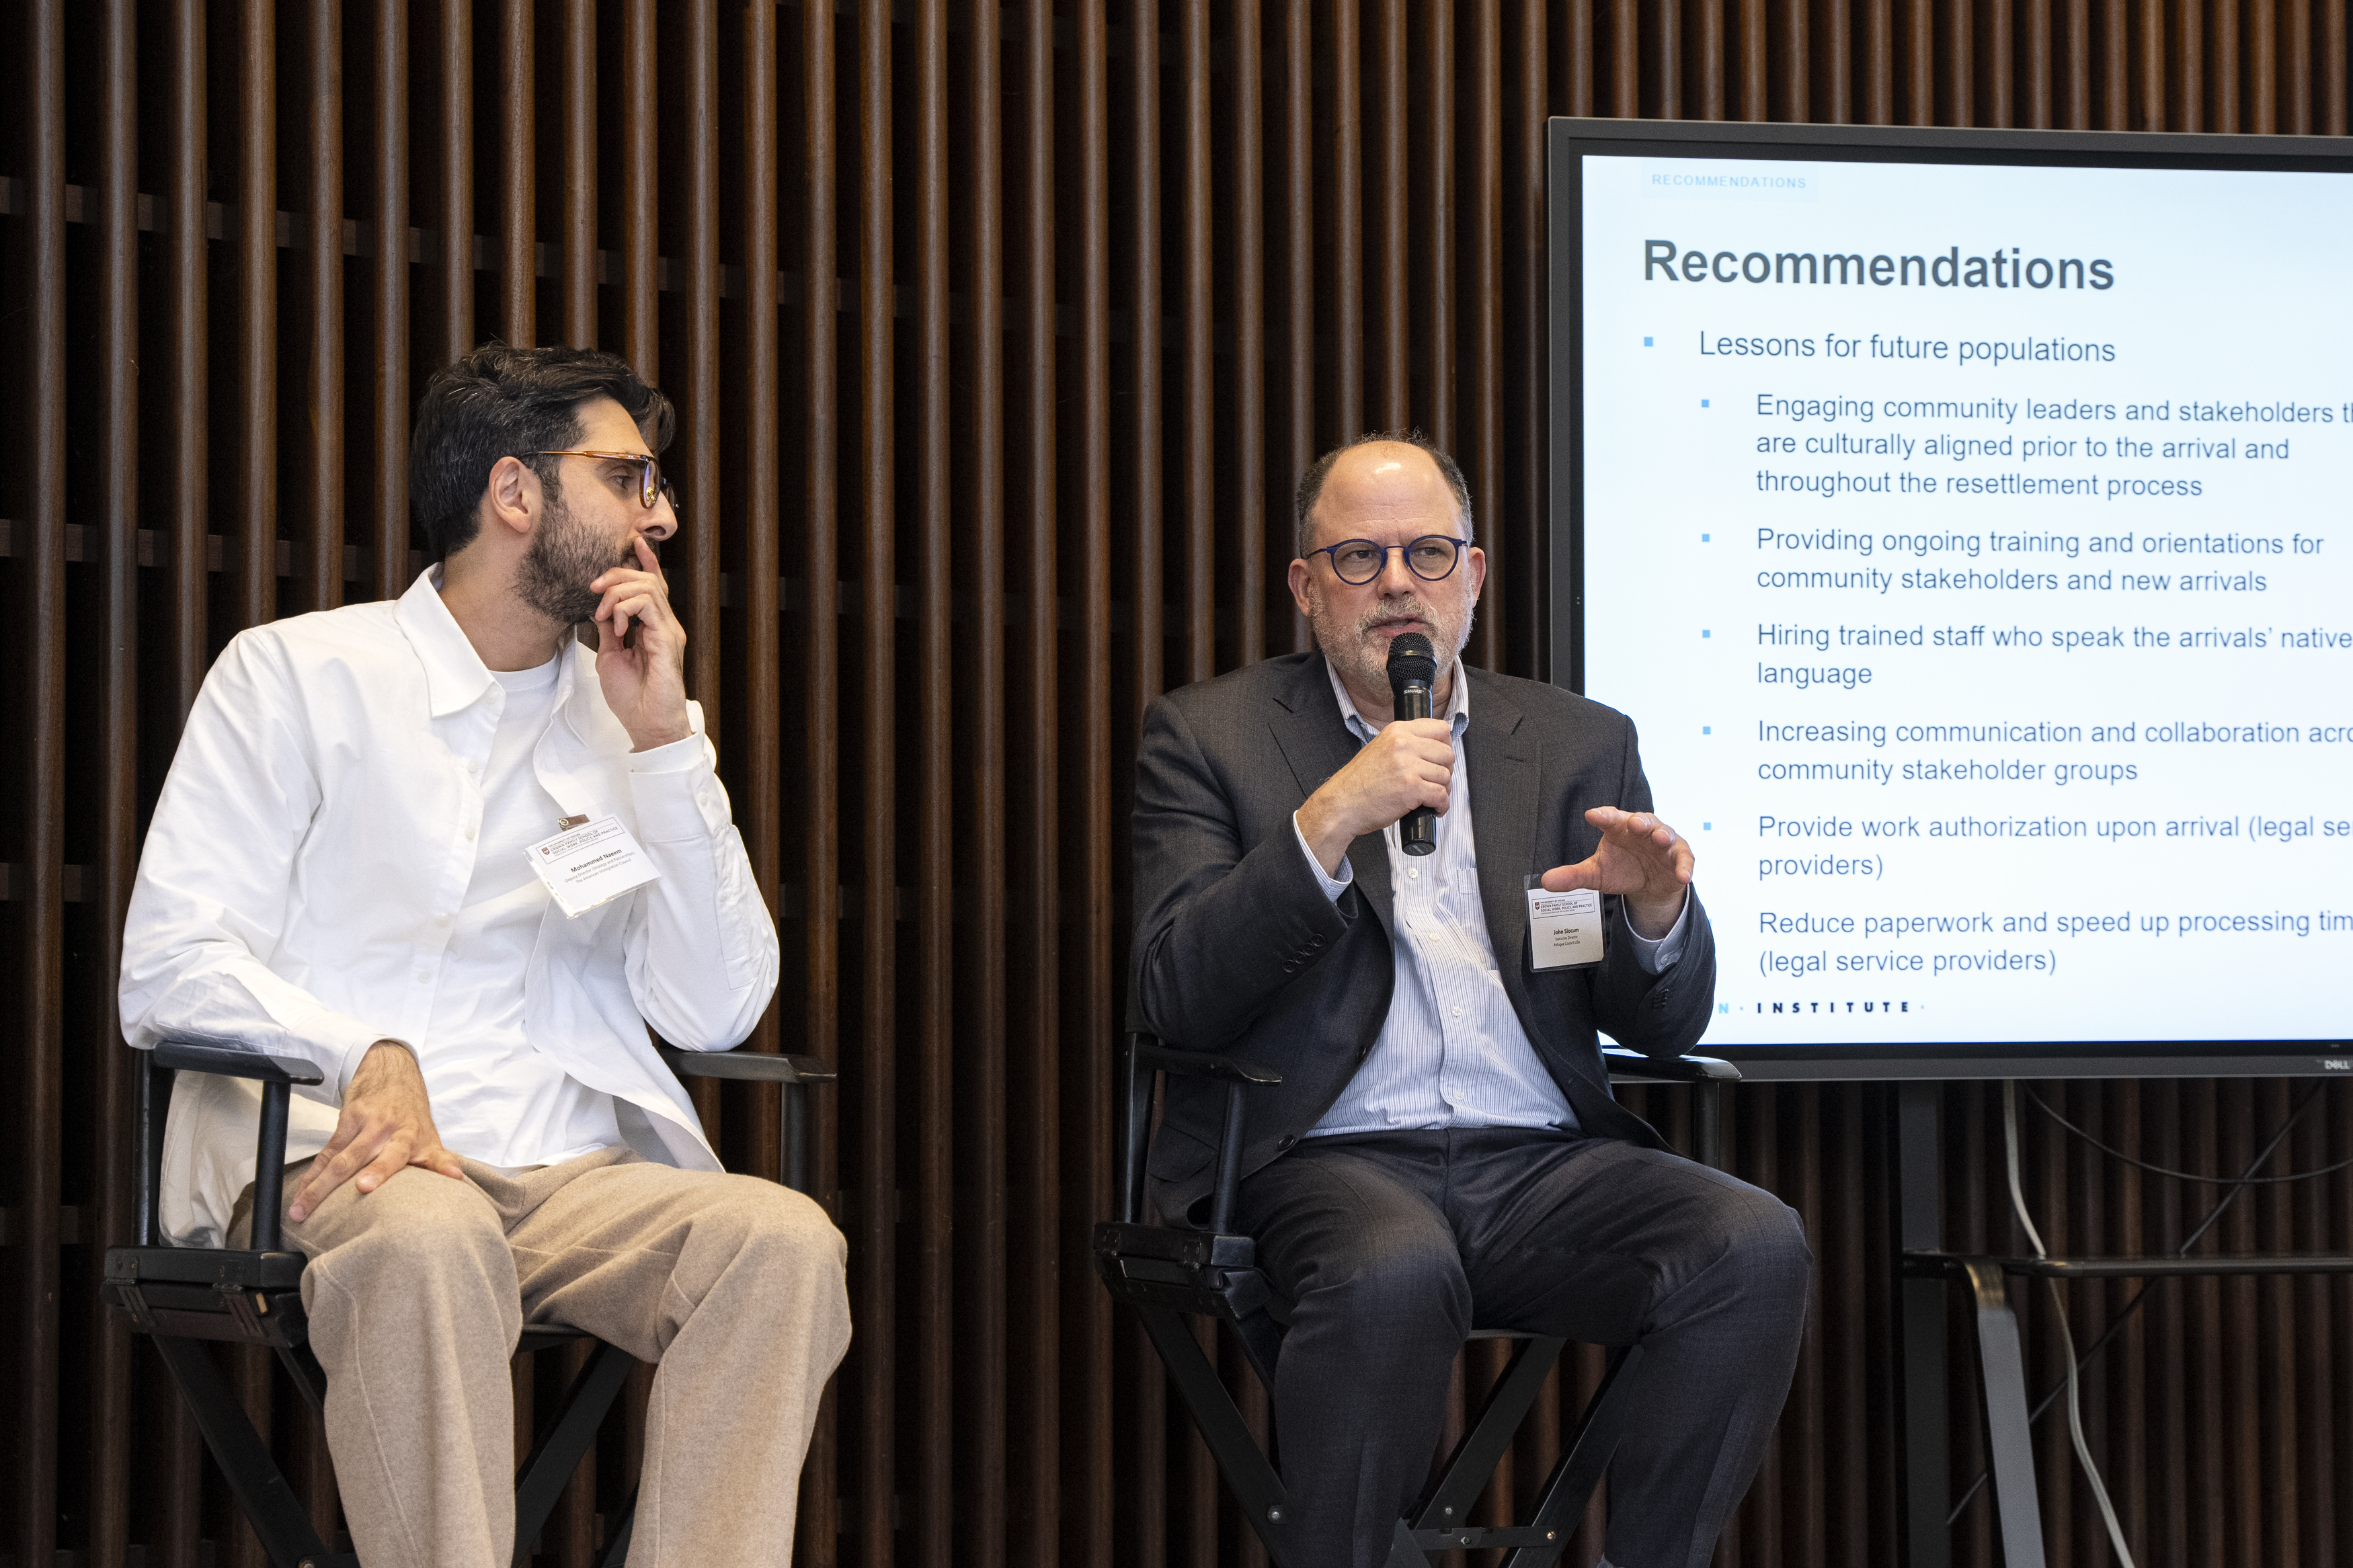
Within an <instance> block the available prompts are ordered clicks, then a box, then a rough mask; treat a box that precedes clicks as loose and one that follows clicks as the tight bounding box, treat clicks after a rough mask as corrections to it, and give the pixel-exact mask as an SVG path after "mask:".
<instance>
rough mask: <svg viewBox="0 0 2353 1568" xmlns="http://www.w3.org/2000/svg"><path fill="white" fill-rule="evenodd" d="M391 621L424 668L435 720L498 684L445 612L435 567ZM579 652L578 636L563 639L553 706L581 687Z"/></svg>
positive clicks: (460, 709)
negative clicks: (562, 653)
mask: <svg viewBox="0 0 2353 1568" xmlns="http://www.w3.org/2000/svg"><path fill="white" fill-rule="evenodd" d="M392 618H393V620H394V621H395V622H396V623H397V624H398V626H399V627H400V629H401V631H402V633H403V634H404V635H406V637H407V638H408V646H409V647H413V648H415V649H416V650H417V659H418V661H419V662H421V663H422V664H423V665H424V666H425V694H426V701H427V706H428V707H429V709H430V710H431V711H432V714H433V717H435V718H436V719H446V718H448V716H449V715H450V714H452V713H459V712H463V711H464V710H466V709H468V708H470V707H472V706H473V705H474V704H475V703H477V702H479V701H480V700H482V698H483V697H484V696H485V695H487V694H488V693H489V692H490V690H491V688H492V687H494V686H496V685H497V684H498V682H497V680H496V679H493V678H492V677H491V667H490V666H489V665H487V664H484V663H483V662H482V656H481V655H480V654H479V653H476V652H475V651H474V644H473V641H472V639H471V638H470V637H467V636H466V629H465V628H464V627H463V626H459V624H458V617H457V616H453V615H451V614H450V613H449V606H448V605H445V604H443V603H442V602H441V568H440V566H439V564H438V563H437V564H434V565H431V566H427V568H426V569H425V570H424V571H422V572H420V573H418V574H417V581H416V582H414V583H411V584H409V585H408V591H407V592H406V593H405V594H403V595H401V596H400V599H399V601H398V602H397V603H396V604H395V605H393V610H392ZM582 651H585V650H580V649H579V639H578V638H577V637H571V636H566V637H565V639H564V655H563V657H564V663H563V666H562V668H561V670H560V672H559V673H558V675H557V678H556V684H555V704H556V706H557V707H559V708H561V707H563V706H565V703H566V702H567V701H568V700H569V699H570V698H571V695H572V693H573V691H574V689H575V688H577V687H578V685H579V684H580V683H579V681H578V679H576V676H577V671H578V667H579V660H580V654H581V652H582Z"/></svg>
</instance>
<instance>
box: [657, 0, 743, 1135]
mask: <svg viewBox="0 0 2353 1568" xmlns="http://www.w3.org/2000/svg"><path fill="white" fill-rule="evenodd" d="M670 15H671V16H675V17H678V18H679V19H680V25H679V33H680V35H681V37H680V46H681V47H680V49H679V54H680V57H681V58H680V66H681V68H680V71H679V76H680V79H681V91H680V96H681V99H682V100H684V101H683V102H681V104H680V106H679V107H680V115H679V120H680V123H681V131H682V135H681V140H682V141H683V142H684V143H685V152H684V156H683V157H682V158H681V160H680V162H681V163H682V164H683V168H682V169H681V171H680V173H681V184H682V189H681V196H682V198H683V203H684V206H685V209H686V211H685V218H684V221H683V222H682V223H681V225H680V227H681V230H682V234H681V238H682V240H683V242H684V243H683V244H682V245H681V247H680V254H679V255H678V256H676V257H674V258H670V259H671V263H672V271H671V281H672V282H673V283H675V284H677V285H679V286H680V291H681V293H683V294H684V296H685V299H684V300H683V301H682V305H683V315H684V317H685V327H684V330H683V331H681V333H680V334H679V335H680V336H681V337H683V338H684V339H685V340H686V356H685V359H686V363H685V365H684V372H685V374H683V375H682V376H681V377H680V378H679V387H680V394H679V396H678V400H677V401H678V413H679V428H680V431H681V435H682V443H681V444H682V445H683V446H684V447H685V448H686V449H685V452H684V454H683V455H682V460H681V462H680V463H679V465H678V467H679V468H680V470H681V472H682V473H683V474H684V476H685V481H684V484H683V485H682V486H681V488H682V489H684V490H685V492H686V493H685V500H686V504H687V506H688V507H689V509H690V515H691V516H692V517H693V519H694V520H695V526H693V527H691V528H686V529H682V530H681V531H680V533H679V535H678V538H679V540H680V541H681V542H682V543H683V544H684V546H685V550H684V552H683V553H684V555H685V558H686V559H685V562H684V563H683V570H681V566H680V564H679V563H677V557H678V554H679V553H680V552H677V551H672V552H670V553H671V560H672V564H671V565H669V566H666V567H664V568H663V573H664V574H665V575H666V576H667V577H668V578H669V579H670V592H671V593H672V595H677V593H678V590H679V588H680V587H681V584H682V585H683V586H684V588H685V590H686V592H685V595H684V597H685V600H686V613H685V614H684V615H683V616H681V617H680V618H681V621H682V622H683V623H684V625H685V626H686V634H687V640H686V689H687V692H688V694H689V695H690V696H691V697H693V698H694V699H695V700H697V701H699V702H701V703H702V713H703V725H704V731H705V733H707V734H708V735H709V736H710V737H711V739H712V742H713V743H714V744H716V743H718V742H720V740H721V737H722V736H723V734H724V733H725V730H724V727H723V717H722V714H723V705H722V703H721V700H720V699H721V689H720V677H721V671H722V669H723V668H724V664H725V647H724V645H723V643H722V641H721V638H720V607H719V606H720V598H719V559H720V549H721V531H722V529H723V526H724V524H723V519H725V518H726V516H727V515H728V514H727V510H726V500H725V498H724V497H723V496H722V495H721V494H720V493H719V489H720V485H719V431H720V426H721V424H722V422H723V418H724V414H723V405H722V403H721V400H720V395H719V9H718V0H689V3H687V4H682V5H677V6H675V7H672V8H670ZM688 1092H689V1093H690V1094H691V1097H692V1098H693V1100H694V1110H695V1114H696V1115H697V1116H698V1117H699V1118H701V1120H702V1126H703V1130H704V1131H705V1132H706V1133H708V1134H709V1136H710V1138H711V1140H712V1143H713V1144H719V1143H721V1142H722V1141H723V1138H724V1137H725V1136H726V1135H727V1134H726V1130H725V1128H724V1126H723V1120H722V1112H721V1108H722V1106H723V1104H724V1103H725V1097H724V1096H723V1094H722V1093H721V1091H720V1086H719V1084H718V1082H717V1081H716V1080H715V1079H697V1080H696V1081H695V1083H694V1084H693V1086H692V1087H691V1089H689V1091H688Z"/></svg>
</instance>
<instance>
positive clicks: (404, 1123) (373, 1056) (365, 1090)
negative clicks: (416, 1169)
mask: <svg viewBox="0 0 2353 1568" xmlns="http://www.w3.org/2000/svg"><path fill="white" fill-rule="evenodd" d="M408 1165H422V1166H424V1167H425V1169H427V1170H428V1171H438V1172H439V1173H441V1174H442V1175H445V1176H449V1177H453V1178H455V1179H456V1180H458V1181H460V1182H462V1181H464V1180H465V1179H466V1173H465V1170H464V1168H463V1167H462V1166H460V1165H459V1163H458V1156H457V1155H455V1154H452V1153H451V1152H449V1151H448V1150H447V1149H444V1148H443V1147H441V1134H440V1133H438V1131H434V1127H433V1107H432V1105H431V1104H430V1103H429V1102H428V1101H427V1099H426V1095H425V1075H424V1074H423V1073H421V1072H419V1071H418V1070H417V1058H415V1057H412V1056H410V1055H409V1054H408V1052H407V1050H406V1047H401V1046H396V1045H394V1044H393V1043H392V1042H391V1041H389V1040H385V1041H380V1042H378V1043H377V1044H376V1045H375V1046H373V1047H370V1048H369V1050H368V1054H367V1055H366V1056H364V1057H363V1058H360V1067H359V1071H357V1072H355V1073H353V1074H352V1081H351V1086H350V1087H349V1088H348V1089H344V1091H343V1115H342V1117H341V1118H340V1119H338V1120H337V1121H336V1122H335V1135H334V1137H332V1138H331V1139H329V1140H328V1142H327V1146H326V1147H325V1148H324V1149H322V1150H320V1151H319V1157H318V1158H317V1159H315V1160H313V1161H311V1171H310V1174H309V1175H308V1176H306V1177H305V1178H304V1179H303V1182H302V1184H301V1186H300V1187H299V1188H297V1189H295V1193H294V1201H293V1202H292V1203H290V1204H289V1205H287V1208H286V1214H287V1217H288V1218H290V1219H292V1220H295V1221H297V1222H300V1221H302V1220H306V1219H308V1218H310V1217H311V1215H313V1214H315V1213H316V1212H318V1207H319V1205H321V1204H322V1203H324V1202H326V1201H327V1194H330V1193H332V1192H333V1191H334V1190H335V1189H336V1188H337V1187H340V1186H342V1185H343V1184H344V1183H345V1182H350V1183H351V1184H353V1186H354V1187H357V1188H358V1189H359V1190H360V1191H361V1192H362V1193H372V1192H374V1191H375V1190H376V1189H377V1188H378V1187H380V1186H382V1185H384V1184H385V1182H387V1181H389V1180H391V1179H392V1177H393V1176H394V1175H395V1174H396V1173H397V1172H399V1171H400V1170H401V1169H402V1168H403V1167H404V1166H408Z"/></svg>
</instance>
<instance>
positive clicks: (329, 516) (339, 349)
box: [272, 0, 406, 610]
mask: <svg viewBox="0 0 2353 1568" xmlns="http://www.w3.org/2000/svg"><path fill="white" fill-rule="evenodd" d="M308 30H309V34H310V37H309V39H308V42H309V44H310V46H311V58H310V61H309V68H308V70H307V71H306V72H305V75H306V76H307V78H308V81H307V83H306V87H307V89H308V90H307V91H306V93H305V97H306V98H307V99H308V100H309V104H310V123H309V125H308V126H307V127H306V128H305V129H306V131H307V132H308V135H309V139H310V153H311V179H310V186H311V188H310V190H309V192H308V193H307V195H306V196H305V199H304V203H303V205H305V206H306V207H307V208H308V209H309V210H308V212H307V213H306V214H305V215H304V216H305V218H306V220H307V226H308V228H309V231H310V232H309V235H308V236H307V238H306V242H305V244H304V246H303V248H304V250H305V251H306V252H308V255H309V260H310V273H311V277H310V285H311V289H310V292H311V300H310V315H311V321H310V331H309V336H310V340H311V352H310V356H309V360H310V363H309V365H308V367H307V368H308V370H309V373H310V374H309V383H310V384H309V386H308V387H307V388H306V389H305V390H306V392H307V394H308V396H307V398H306V401H307V402H308V403H309V405H310V408H309V414H310V426H311V451H310V462H309V464H308V467H307V469H306V477H307V478H308V479H310V481H311V483H310V494H309V495H308V496H307V497H306V498H304V505H303V509H302V515H301V516H300V517H299V518H297V519H296V521H295V528H296V533H297V538H298V543H297V544H296V547H295V549H296V555H295V570H296V572H297V573H298V574H301V575H302V576H304V577H305V578H307V580H308V581H307V583H306V584H305V586H304V591H303V593H302V595H301V599H302V601H303V603H302V607H303V608H304V609H306V610H332V609H333V608H334V607H335V606H336V605H340V604H342V603H343V453H344V436H343V6H342V5H340V4H338V3H337V0H311V16H310V26H309V29H308ZM274 221H275V219H274V216H273V222H274ZM402 238H406V236H405V235H403V236H402ZM383 243H385V244H387V245H388V244H390V243H392V238H391V237H385V238H384V240H383ZM272 554H273V558H274V555H275V552H272Z"/></svg>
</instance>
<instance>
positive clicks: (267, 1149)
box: [153, 1036, 322, 1252]
mask: <svg viewBox="0 0 2353 1568" xmlns="http://www.w3.org/2000/svg"><path fill="white" fill-rule="evenodd" d="M153 1055H154V1062H155V1065H156V1066H157V1067H159V1068H168V1069H169V1070H171V1071H173V1072H208V1073H211V1074H213V1075H215V1076H216V1077H218V1078H244V1079H254V1080H255V1081H256V1082H258V1083H259V1084H260V1085H261V1124H260V1127H259V1131H257V1132H256V1134H255V1137H254V1142H253V1161H254V1164H253V1250H254V1251H256V1252H279V1251H282V1250H284V1246H283V1243H284V1237H282V1236H281V1235H280V1229H279V1225H280V1218H279V1210H280V1205H281V1203H282V1200H283V1199H284V1197H285V1194H286V1116H287V1110H288V1104H289V1101H290V1100H291V1099H292V1098H293V1093H294V1086H295V1085H296V1084H313V1083H318V1082H321V1081H322V1079H321V1078H320V1075H319V1069H318V1068H315V1067H313V1066H311V1064H310V1063H309V1062H306V1061H302V1060H300V1059H298V1058H291V1057H273V1056H269V1055H268V1054H266V1053H264V1052H261V1051H248V1050H243V1049H240V1048H239V1047H236V1046H227V1045H222V1044H220V1043H219V1042H217V1041H207V1040H193V1039H188V1038H185V1037H178V1036H166V1037H164V1039H163V1040H161V1041H159V1042H158V1043H157V1044H156V1047H155V1049H154V1053H153Z"/></svg>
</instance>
